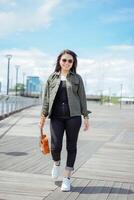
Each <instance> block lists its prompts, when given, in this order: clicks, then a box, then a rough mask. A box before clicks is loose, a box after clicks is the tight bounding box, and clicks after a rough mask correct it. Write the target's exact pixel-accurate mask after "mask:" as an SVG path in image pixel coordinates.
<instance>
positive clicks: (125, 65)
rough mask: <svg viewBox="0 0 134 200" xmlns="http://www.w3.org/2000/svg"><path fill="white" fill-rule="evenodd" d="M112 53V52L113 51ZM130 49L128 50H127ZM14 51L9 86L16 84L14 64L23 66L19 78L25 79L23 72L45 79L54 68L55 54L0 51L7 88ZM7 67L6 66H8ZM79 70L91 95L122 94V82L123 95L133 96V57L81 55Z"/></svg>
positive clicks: (19, 50) (0, 69)
mask: <svg viewBox="0 0 134 200" xmlns="http://www.w3.org/2000/svg"><path fill="white" fill-rule="evenodd" d="M110 51H111V55H112V50H111V49H110ZM128 51H129V50H128ZM6 54H12V55H13V57H12V59H11V65H10V85H12V86H13V85H14V84H15V65H20V68H19V80H20V82H22V77H23V72H25V73H26V76H28V75H32V76H39V77H40V78H41V79H42V80H43V81H44V82H45V81H46V79H47V78H48V76H49V75H50V73H52V72H53V71H54V68H55V66H54V64H55V61H56V56H57V55H56V56H55V57H54V56H51V55H49V54H46V53H45V52H42V51H41V50H39V49H29V50H23V49H9V50H8V49H7V50H3V51H0V55H1V57H0V71H1V74H0V80H1V81H2V85H3V88H6V77H7V58H6V57H5V55H6ZM5 66H6V67H5ZM77 72H78V73H79V74H81V76H82V77H83V80H84V83H85V87H86V91H87V93H88V94H100V92H101V91H102V90H103V92H104V94H107V95H108V94H109V88H110V89H111V94H113V93H116V94H118V95H119V94H120V85H121V84H123V95H128V96H130V95H131V96H132V95H133V96H134V92H133V91H134V83H133V77H134V59H129V57H128V58H127V57H122V58H121V57H118V56H117V57H116V55H112V56H110V57H109V56H107V55H105V54H104V55H103V56H102V57H99V58H92V59H89V58H79V59H78V68H77Z"/></svg>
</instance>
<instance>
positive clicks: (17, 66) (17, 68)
mask: <svg viewBox="0 0 134 200" xmlns="http://www.w3.org/2000/svg"><path fill="white" fill-rule="evenodd" d="M19 67H20V66H19V65H16V66H15V68H16V88H15V89H16V90H15V95H16V96H17V84H18V70H19Z"/></svg>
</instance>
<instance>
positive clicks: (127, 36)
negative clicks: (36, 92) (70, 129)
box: [0, 0, 134, 96]
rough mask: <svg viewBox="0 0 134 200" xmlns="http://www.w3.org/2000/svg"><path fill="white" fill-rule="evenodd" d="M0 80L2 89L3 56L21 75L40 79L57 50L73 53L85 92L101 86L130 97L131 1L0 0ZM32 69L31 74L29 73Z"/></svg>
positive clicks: (133, 67)
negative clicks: (35, 76)
mask: <svg viewBox="0 0 134 200" xmlns="http://www.w3.org/2000/svg"><path fill="white" fill-rule="evenodd" d="M0 27H2V28H1V32H0V58H1V61H0V67H1V74H0V80H1V81H2V83H3V84H2V85H3V90H4V88H5V87H6V81H5V78H4V77H6V68H5V65H6V62H7V61H6V59H5V58H4V55H6V54H8V53H10V54H12V55H13V57H12V60H11V61H12V63H11V78H10V79H11V80H10V82H12V84H11V85H13V84H14V81H12V80H14V73H15V70H14V66H15V65H16V64H17V65H20V66H21V68H20V81H21V80H22V73H23V72H25V73H26V74H27V75H31V73H32V75H39V76H40V77H41V79H42V80H45V79H46V78H47V77H48V75H49V73H50V72H51V71H53V69H54V68H53V64H54V62H55V60H56V56H57V55H58V53H59V52H60V51H61V50H63V49H65V48H69V49H71V50H74V51H75V52H76V53H77V54H78V59H79V66H78V72H79V73H80V74H81V75H82V77H83V78H84V81H85V85H86V91H87V93H90V94H91V93H97V94H98V93H99V92H100V91H101V90H103V91H104V93H106V94H107V93H108V91H109V88H110V89H111V90H112V93H113V94H117V95H119V93H120V84H123V92H124V95H131V96H132V95H134V93H133V91H134V83H133V75H134V58H133V53H134V1H132V0H127V1H126V0H81V1H80V2H79V1H76V0H72V1H71V0H64V1H63V0H38V1H35V0H23V1H22V0H19V1H17V0H0ZM31 71H32V72H31Z"/></svg>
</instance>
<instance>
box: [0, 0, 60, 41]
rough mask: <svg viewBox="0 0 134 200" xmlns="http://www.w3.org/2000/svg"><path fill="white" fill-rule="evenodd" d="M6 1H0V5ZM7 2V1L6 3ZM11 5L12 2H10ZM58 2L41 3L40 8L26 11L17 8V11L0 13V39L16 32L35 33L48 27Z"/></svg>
mask: <svg viewBox="0 0 134 200" xmlns="http://www.w3.org/2000/svg"><path fill="white" fill-rule="evenodd" d="M2 2H3V3H4V2H6V1H4V0H3V1H1V3H2ZM8 2H9V1H8ZM11 3H12V4H13V1H11ZM14 3H15V2H14ZM59 4H60V0H53V1H48V0H47V1H45V0H44V1H43V2H42V5H40V7H37V8H35V9H33V8H32V7H31V8H30V7H29V9H26V8H25V7H24V8H22V7H19V4H18V7H17V10H10V11H1V12H0V27H2V29H1V32H0V37H1V38H2V37H5V36H7V35H8V34H10V33H13V32H18V31H35V30H37V29H39V28H41V27H48V26H49V25H50V24H51V23H52V21H53V20H54V13H55V10H56V7H58V5H59Z"/></svg>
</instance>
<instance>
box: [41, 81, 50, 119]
mask: <svg viewBox="0 0 134 200" xmlns="http://www.w3.org/2000/svg"><path fill="white" fill-rule="evenodd" d="M48 111H49V82H48V81H47V82H46V85H45V88H44V97H43V103H42V110H41V115H44V116H45V117H47V116H48Z"/></svg>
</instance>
